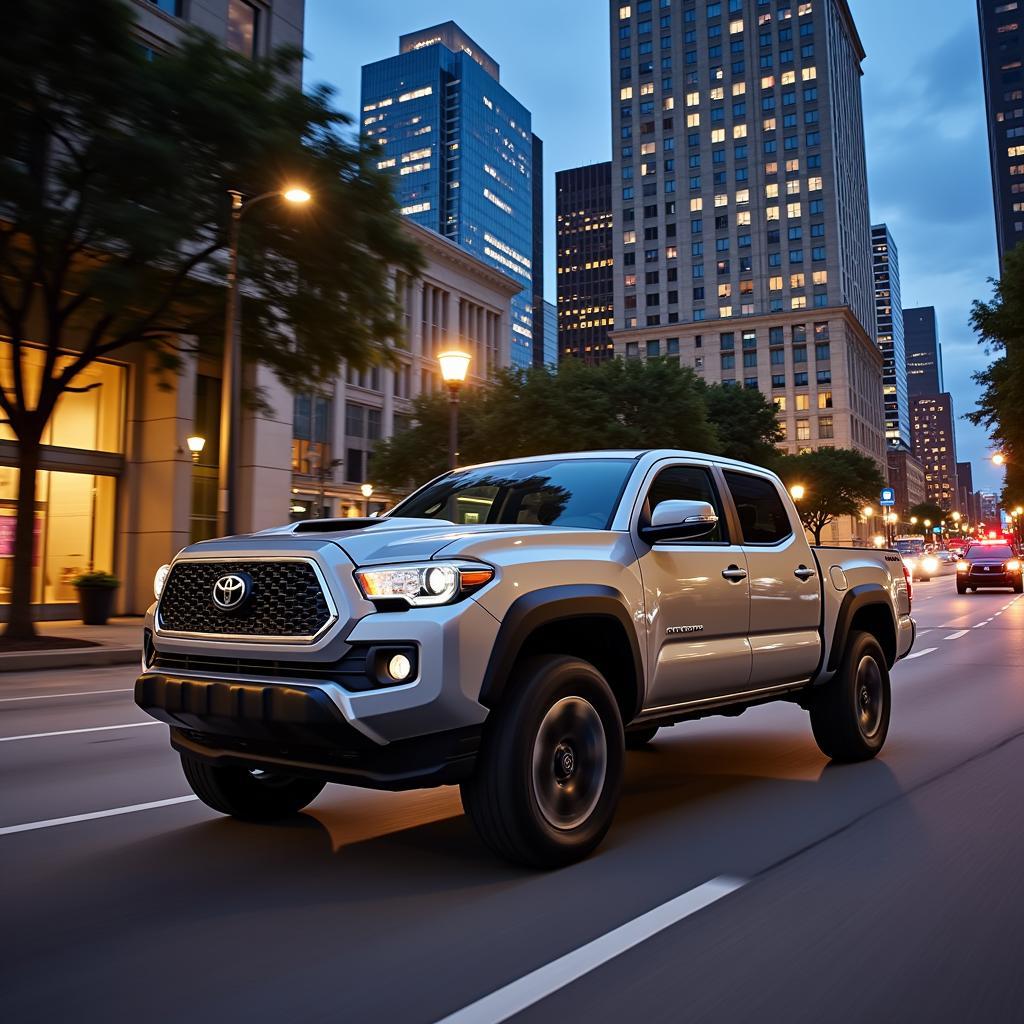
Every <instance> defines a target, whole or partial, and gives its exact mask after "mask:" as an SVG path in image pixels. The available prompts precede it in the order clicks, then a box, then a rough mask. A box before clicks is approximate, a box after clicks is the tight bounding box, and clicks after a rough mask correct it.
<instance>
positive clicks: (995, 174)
mask: <svg viewBox="0 0 1024 1024" xmlns="http://www.w3.org/2000/svg"><path fill="white" fill-rule="evenodd" d="M1021 15H1022V9H1021V5H1020V3H1019V2H1016V0H1014V2H1009V3H1008V2H1007V0H978V23H979V28H980V31H981V72H982V81H983V82H984V86H985V113H986V121H987V124H988V148H989V160H990V161H991V164H992V197H993V199H994V201H995V212H996V245H997V247H998V250H999V263H1000V265H1001V264H1002V262H1003V260H1004V258H1005V257H1006V254H1007V253H1008V252H1009V251H1010V250H1011V249H1012V248H1013V247H1014V246H1015V245H1017V243H1018V242H1020V241H1021V239H1024V70H1022V64H1024V34H1022V33H1021V28H1020V25H1021Z"/></svg>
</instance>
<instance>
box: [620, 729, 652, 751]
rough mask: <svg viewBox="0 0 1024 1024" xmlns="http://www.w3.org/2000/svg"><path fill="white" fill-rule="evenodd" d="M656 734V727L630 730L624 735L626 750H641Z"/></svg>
mask: <svg viewBox="0 0 1024 1024" xmlns="http://www.w3.org/2000/svg"><path fill="white" fill-rule="evenodd" d="M657 734H658V726H656V725H649V726H647V728H645V729H630V730H629V731H628V732H627V733H626V749H627V750H643V749H644V748H645V747H646V746H647V745H648V744H649V743H650V742H651V740H653V739H654V737H655V736H656V735H657Z"/></svg>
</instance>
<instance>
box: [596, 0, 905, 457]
mask: <svg viewBox="0 0 1024 1024" xmlns="http://www.w3.org/2000/svg"><path fill="white" fill-rule="evenodd" d="M610 12H611V40H612V46H611V64H612V68H611V74H612V81H613V89H612V91H613V105H612V125H613V131H612V135H613V145H614V151H613V160H612V165H613V166H612V208H613V214H614V223H615V232H614V239H615V245H614V261H615V276H614V281H615V320H616V328H615V331H614V342H615V349H616V352H619V353H622V354H624V355H626V356H627V357H628V356H642V355H655V354H669V353H672V354H675V353H678V354H679V358H680V362H681V363H682V364H683V365H689V366H692V367H694V368H695V369H696V370H697V372H698V373H701V374H702V375H703V376H704V378H705V379H706V380H707V381H709V382H716V381H721V382H723V383H727V384H735V385H736V386H742V387H747V388H757V389H760V390H761V391H763V392H764V393H765V394H766V395H770V396H771V397H772V398H773V399H774V400H775V404H776V407H777V409H778V413H779V422H780V424H781V425H782V428H783V430H784V432H785V438H784V440H783V442H782V447H783V448H784V449H786V450H788V451H791V452H795V451H800V450H803V449H810V448H815V447H817V446H819V445H835V446H842V447H850V448H855V449H857V450H859V451H861V452H863V453H865V454H868V455H870V456H872V457H873V458H875V459H876V460H877V461H878V463H879V465H880V466H884V464H885V438H884V422H885V417H884V415H883V409H882V365H883V360H882V356H881V353H880V352H879V351H878V347H877V345H876V344H875V309H874V289H873V284H872V273H871V251H870V244H871V243H870V239H871V234H870V230H871V224H870V219H869V216H868V199H867V175H866V172H865V157H864V129H863V120H862V111H861V93H860V76H861V61H862V59H863V58H864V50H863V48H862V46H861V42H860V38H859V36H858V34H857V29H856V27H855V25H854V22H853V18H852V16H851V14H850V9H849V6H848V4H847V3H846V0H815V2H813V3H812V2H803V3H801V2H794V3H792V4H790V3H786V4H785V5H781V4H772V5H769V4H767V3H763V2H761V0H722V2H718V3H703V2H702V3H699V4H685V3H680V4H672V5H671V6H665V5H664V4H661V3H654V2H652V0H638V2H633V3H626V2H622V3H619V2H612V3H611V5H610Z"/></svg>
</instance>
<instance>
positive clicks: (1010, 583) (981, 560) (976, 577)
mask: <svg viewBox="0 0 1024 1024" xmlns="http://www.w3.org/2000/svg"><path fill="white" fill-rule="evenodd" d="M983 587H1009V588H1010V589H1011V590H1012V591H1013V592H1014V593H1015V594H1020V593H1021V592H1022V589H1024V577H1022V574H1021V560H1020V558H1018V557H1017V555H1016V554H1015V552H1014V550H1013V548H1012V547H1011V546H1010V544H1009V543H1008V542H1007V541H1005V540H1003V541H999V540H997V541H978V542H977V543H976V544H971V545H970V546H969V547H968V548H967V550H966V551H965V552H964V557H963V558H962V559H961V560H960V561H959V562H957V565H956V592H957V593H958V594H966V593H967V591H968V590H971V591H976V590H980V589H981V588H983Z"/></svg>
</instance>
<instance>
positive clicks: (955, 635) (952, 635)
mask: <svg viewBox="0 0 1024 1024" xmlns="http://www.w3.org/2000/svg"><path fill="white" fill-rule="evenodd" d="M969 632H970V630H969V629H958V630H957V631H956V632H955V633H950V634H949V636H944V637H943V638H942V639H943V640H959V639H960V637H962V636H966V635H967V634H968V633H969Z"/></svg>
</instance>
